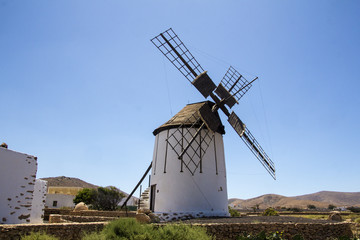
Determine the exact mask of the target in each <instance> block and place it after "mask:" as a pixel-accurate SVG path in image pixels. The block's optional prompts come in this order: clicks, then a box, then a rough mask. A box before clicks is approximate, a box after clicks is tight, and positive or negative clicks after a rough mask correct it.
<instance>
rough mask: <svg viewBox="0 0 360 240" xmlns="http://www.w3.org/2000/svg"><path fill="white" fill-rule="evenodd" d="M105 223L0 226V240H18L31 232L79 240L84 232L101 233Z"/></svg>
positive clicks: (68, 239)
mask: <svg viewBox="0 0 360 240" xmlns="http://www.w3.org/2000/svg"><path fill="white" fill-rule="evenodd" d="M105 224H106V223H105V222H99V223H55V224H49V223H47V224H14V225H0V239H2V240H18V239H20V238H21V236H24V235H27V234H29V233H31V232H44V233H47V234H49V235H52V236H55V237H58V238H59V239H66V240H79V239H81V237H82V235H83V233H84V232H95V231H101V230H102V229H103V228H104V226H105Z"/></svg>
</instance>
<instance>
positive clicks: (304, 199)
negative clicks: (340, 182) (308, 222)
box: [229, 191, 360, 209]
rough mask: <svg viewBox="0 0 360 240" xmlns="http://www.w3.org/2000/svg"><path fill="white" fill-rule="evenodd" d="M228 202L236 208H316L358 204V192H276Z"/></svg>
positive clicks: (359, 201) (359, 200)
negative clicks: (298, 193) (299, 193)
mask: <svg viewBox="0 0 360 240" xmlns="http://www.w3.org/2000/svg"><path fill="white" fill-rule="evenodd" d="M229 204H232V205H233V206H235V207H236V208H241V209H251V207H253V206H257V205H258V206H259V208H260V209H265V208H268V207H286V208H293V207H298V208H307V206H308V205H310V204H311V205H315V206H316V207H317V208H327V207H328V206H329V204H333V205H335V206H338V207H342V206H360V192H355V193H346V192H327V191H323V192H318V193H313V194H307V195H301V196H295V197H285V196H281V195H276V194H266V195H262V196H259V197H255V198H251V199H246V200H243V199H236V198H232V199H229Z"/></svg>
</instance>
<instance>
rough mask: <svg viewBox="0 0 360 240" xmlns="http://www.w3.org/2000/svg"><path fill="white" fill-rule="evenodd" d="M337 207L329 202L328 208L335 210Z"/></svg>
mask: <svg viewBox="0 0 360 240" xmlns="http://www.w3.org/2000/svg"><path fill="white" fill-rule="evenodd" d="M335 208H336V206H335V205H332V204H329V206H328V209H330V210H334V209H335Z"/></svg>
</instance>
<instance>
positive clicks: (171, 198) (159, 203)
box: [151, 129, 229, 217]
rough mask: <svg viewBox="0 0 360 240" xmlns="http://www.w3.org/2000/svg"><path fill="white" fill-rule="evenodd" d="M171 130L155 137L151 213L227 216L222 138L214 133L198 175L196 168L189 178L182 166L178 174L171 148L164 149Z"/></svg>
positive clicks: (178, 169)
mask: <svg viewBox="0 0 360 240" xmlns="http://www.w3.org/2000/svg"><path fill="white" fill-rule="evenodd" d="M193 130H194V131H195V129H193ZM168 131H170V132H169V133H168ZM174 131H175V129H170V130H164V131H162V132H160V133H159V134H158V135H156V137H155V148H154V156H153V162H152V163H153V165H152V173H151V185H153V184H156V194H155V209H154V212H155V213H156V214H158V215H161V214H162V213H170V214H171V215H172V216H181V215H189V214H191V215H192V216H193V217H201V216H228V215H229V213H228V207H227V206H228V198H227V186H226V168H225V156H224V144H223V138H222V135H221V134H219V133H215V138H214V139H213V140H212V142H211V144H210V146H209V148H208V149H207V151H206V153H205V155H204V157H203V167H202V173H200V170H199V169H197V171H196V173H195V174H194V176H193V175H192V174H191V173H190V172H189V171H188V170H187V169H186V168H185V166H184V168H183V172H180V165H181V161H180V160H179V159H178V158H177V155H176V153H175V152H174V151H173V150H172V148H171V147H170V146H167V143H166V141H165V140H166V138H167V136H169V135H171V133H172V132H174ZM202 131H207V130H202ZM214 141H215V143H214ZM215 156H216V160H217V164H216V163H215ZM165 159H166V167H165ZM216 168H217V171H216ZM216 172H217V174H216ZM174 213H175V214H174Z"/></svg>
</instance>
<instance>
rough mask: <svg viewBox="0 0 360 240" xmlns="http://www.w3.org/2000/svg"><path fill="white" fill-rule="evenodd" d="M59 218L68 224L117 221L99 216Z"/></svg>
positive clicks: (64, 216)
mask: <svg viewBox="0 0 360 240" xmlns="http://www.w3.org/2000/svg"><path fill="white" fill-rule="evenodd" d="M60 218H61V219H62V220H65V221H69V222H109V221H113V220H116V219H118V218H117V217H101V216H100V217H99V216H72V215H60Z"/></svg>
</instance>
